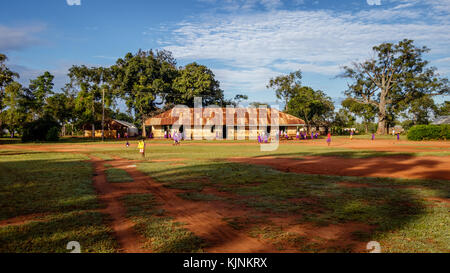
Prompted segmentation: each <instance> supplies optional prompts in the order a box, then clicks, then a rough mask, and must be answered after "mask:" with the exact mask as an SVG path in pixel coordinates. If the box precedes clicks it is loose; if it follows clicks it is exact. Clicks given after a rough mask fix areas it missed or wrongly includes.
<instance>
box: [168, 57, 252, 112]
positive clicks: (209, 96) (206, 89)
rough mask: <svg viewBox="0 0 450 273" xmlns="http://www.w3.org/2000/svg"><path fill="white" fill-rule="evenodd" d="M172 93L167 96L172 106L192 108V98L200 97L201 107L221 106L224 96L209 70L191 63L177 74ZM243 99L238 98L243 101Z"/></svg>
mask: <svg viewBox="0 0 450 273" xmlns="http://www.w3.org/2000/svg"><path fill="white" fill-rule="evenodd" d="M173 89H174V93H173V94H171V95H170V96H168V98H169V97H170V102H172V103H174V104H182V105H187V106H188V107H194V98H195V97H201V98H202V103H203V105H212V104H218V105H221V104H222V102H223V100H224V96H223V91H222V90H221V89H220V86H219V82H218V81H217V80H216V79H215V75H214V73H213V72H212V71H211V69H209V68H207V67H206V66H204V65H200V64H197V63H191V64H188V65H186V66H185V67H184V68H183V69H181V71H180V72H179V76H178V77H177V78H176V79H175V81H174V82H173ZM243 98H244V97H238V99H243Z"/></svg>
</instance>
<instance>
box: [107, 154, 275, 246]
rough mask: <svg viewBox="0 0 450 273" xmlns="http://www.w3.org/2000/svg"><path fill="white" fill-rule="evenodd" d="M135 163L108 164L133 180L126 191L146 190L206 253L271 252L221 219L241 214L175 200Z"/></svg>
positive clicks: (217, 204)
mask: <svg viewBox="0 0 450 273" xmlns="http://www.w3.org/2000/svg"><path fill="white" fill-rule="evenodd" d="M134 163H135V161H130V160H124V159H117V158H116V160H114V161H108V164H111V165H112V166H113V167H115V168H120V169H123V170H125V171H126V172H127V173H128V174H130V176H131V177H132V178H133V179H134V182H133V183H129V184H127V186H128V187H133V188H134V187H137V188H141V187H144V188H145V187H146V188H147V189H148V191H149V192H151V193H152V194H153V195H154V196H155V198H156V200H157V201H158V203H160V204H162V205H161V206H162V208H163V209H164V210H165V211H166V214H167V215H168V216H171V217H173V218H174V221H176V222H182V223H185V224H186V228H188V229H189V230H190V231H192V232H193V233H194V234H195V235H197V236H199V237H200V238H202V239H204V240H205V241H206V242H207V245H208V247H206V248H205V249H204V250H205V251H206V252H237V253H248V252H273V251H276V250H275V249H274V247H273V246H272V245H271V244H266V243H264V242H262V241H260V240H258V239H256V238H252V237H249V236H248V235H247V234H245V233H244V232H242V231H238V230H235V229H233V228H232V227H231V226H229V225H228V224H227V223H226V222H225V221H223V218H225V217H236V216H242V215H244V214H245V213H246V211H245V210H233V209H232V208H231V207H229V206H227V205H226V204H224V203H222V202H216V201H214V202H211V203H209V202H193V201H188V200H184V199H182V198H180V197H178V196H177V191H176V190H172V189H167V188H165V187H163V186H162V185H161V184H159V183H156V182H155V181H153V180H152V179H151V178H150V177H149V176H148V175H146V174H144V173H142V172H140V171H138V170H137V169H136V167H135V165H133V164H134Z"/></svg>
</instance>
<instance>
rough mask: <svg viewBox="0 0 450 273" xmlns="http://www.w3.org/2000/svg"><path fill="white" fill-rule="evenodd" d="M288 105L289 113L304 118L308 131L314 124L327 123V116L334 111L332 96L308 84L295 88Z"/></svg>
mask: <svg viewBox="0 0 450 273" xmlns="http://www.w3.org/2000/svg"><path fill="white" fill-rule="evenodd" d="M288 105H289V111H288V113H289V114H291V115H294V116H297V117H299V118H301V119H303V120H304V121H305V123H306V127H307V129H308V131H309V130H310V128H311V126H312V125H316V126H320V125H323V124H325V123H326V120H327V117H328V116H330V115H331V114H332V113H333V111H334V104H333V101H332V100H331V98H330V97H328V96H327V95H325V93H324V92H322V91H320V90H317V91H316V90H314V89H312V88H311V87H307V86H303V87H299V88H295V89H294V91H293V95H292V98H291V99H290V100H289V102H288Z"/></svg>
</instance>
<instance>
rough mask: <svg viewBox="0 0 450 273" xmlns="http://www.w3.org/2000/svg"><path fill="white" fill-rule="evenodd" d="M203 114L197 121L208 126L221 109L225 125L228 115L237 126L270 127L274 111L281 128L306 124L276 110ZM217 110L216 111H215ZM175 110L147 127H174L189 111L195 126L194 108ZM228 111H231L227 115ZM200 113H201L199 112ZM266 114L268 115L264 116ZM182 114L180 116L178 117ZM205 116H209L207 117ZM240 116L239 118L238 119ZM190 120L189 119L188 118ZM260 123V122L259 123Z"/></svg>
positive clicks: (211, 110)
mask: <svg viewBox="0 0 450 273" xmlns="http://www.w3.org/2000/svg"><path fill="white" fill-rule="evenodd" d="M201 109H202V113H201V117H198V115H199V114H200V113H195V114H196V118H197V120H198V119H199V118H201V119H202V124H203V125H206V124H207V123H208V122H212V121H214V119H215V118H216V116H215V114H216V110H217V109H221V110H222V114H223V116H222V122H223V124H226V121H227V114H228V116H230V117H231V116H233V117H234V124H235V125H246V126H249V125H258V124H262V123H263V122H264V120H265V122H266V124H267V125H268V126H270V125H271V115H272V111H277V112H278V114H279V125H280V126H302V125H304V124H305V122H304V121H303V120H302V119H299V118H297V117H294V116H292V115H289V114H286V113H283V112H281V111H278V110H276V109H266V110H261V109H259V108H231V109H228V108H201ZM215 109H216V110H215ZM173 110H174V109H171V110H168V111H166V112H164V113H161V114H159V115H156V116H154V117H151V118H149V119H147V120H146V121H145V125H147V126H152V125H173V124H174V123H175V122H177V121H178V119H179V118H180V117H181V118H183V113H186V111H187V110H189V114H190V122H191V125H193V124H194V109H193V108H186V109H177V110H175V111H176V112H174V113H173V112H172V111H173ZM227 110H228V111H229V112H228V113H227ZM199 112H200V111H199ZM264 112H266V114H265V115H264ZM178 114H180V115H178ZM260 114H261V120H260ZM205 116H209V117H206V118H205ZM238 116H239V118H238ZM217 118H218V122H217V123H220V117H217ZM187 119H188V118H187ZM258 121H260V122H258Z"/></svg>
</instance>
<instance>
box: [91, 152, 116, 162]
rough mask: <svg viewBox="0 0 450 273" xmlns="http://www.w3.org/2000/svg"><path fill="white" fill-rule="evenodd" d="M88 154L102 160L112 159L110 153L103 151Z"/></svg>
mask: <svg viewBox="0 0 450 273" xmlns="http://www.w3.org/2000/svg"><path fill="white" fill-rule="evenodd" d="M90 155H92V156H94V157H98V158H100V159H101V160H104V161H112V160H114V159H113V158H112V157H111V156H110V155H108V154H104V153H91V154H90Z"/></svg>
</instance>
